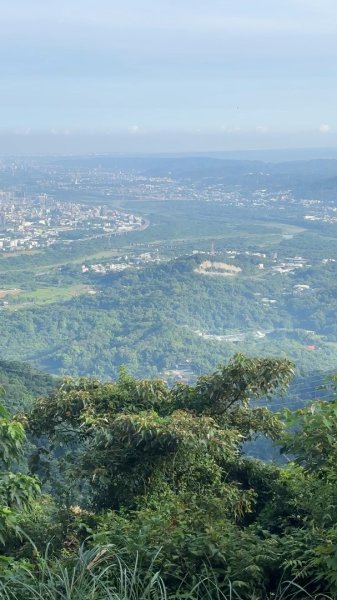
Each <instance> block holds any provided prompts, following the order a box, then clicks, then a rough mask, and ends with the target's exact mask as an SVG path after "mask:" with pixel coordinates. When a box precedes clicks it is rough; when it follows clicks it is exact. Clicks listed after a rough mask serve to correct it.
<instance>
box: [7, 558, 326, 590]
mask: <svg viewBox="0 0 337 600" xmlns="http://www.w3.org/2000/svg"><path fill="white" fill-rule="evenodd" d="M155 558H156V557H155ZM154 560H155V559H154ZM154 560H153V563H152V565H151V566H150V568H149V569H148V570H147V571H146V573H144V570H143V569H141V568H140V564H139V560H138V558H136V560H135V562H134V564H133V565H131V566H128V565H126V564H125V563H124V562H123V561H122V560H121V559H120V558H119V557H118V556H116V555H115V554H114V552H113V549H112V548H109V547H105V548H94V549H91V550H84V549H83V548H81V549H80V551H79V554H78V556H77V557H76V559H72V560H70V559H69V560H68V561H67V560H64V559H63V560H61V559H54V558H53V559H50V558H49V557H48V552H47V553H46V555H45V556H44V557H39V558H38V559H37V560H36V564H35V565H34V567H32V566H24V565H22V566H21V567H20V569H18V570H15V571H13V572H11V573H9V574H7V575H3V576H2V577H1V578H0V599H1V600H247V595H245V596H244V597H242V596H241V595H240V593H239V592H237V591H236V590H235V589H233V588H232V586H231V584H230V583H228V586H227V591H226V593H225V592H223V591H222V590H221V589H220V587H219V585H218V584H217V581H216V578H215V577H214V576H212V575H209V576H206V577H202V578H200V581H199V582H198V583H197V584H196V585H194V587H193V588H192V589H190V590H187V591H186V588H185V586H183V582H182V585H181V586H180V590H178V591H177V592H175V593H173V594H172V593H171V592H169V591H168V590H167V588H166V586H165V583H164V581H163V579H162V578H161V576H160V573H159V572H158V571H156V569H155V568H154ZM323 599H325V600H332V598H329V597H328V596H325V595H324V594H319V595H316V596H312V595H310V594H309V593H307V592H306V591H305V590H304V589H303V588H302V587H301V586H299V585H298V584H297V583H296V582H286V581H285V582H282V583H281V584H280V585H279V589H278V591H277V592H276V593H275V594H273V595H272V596H270V597H269V598H262V597H260V596H254V597H253V596H250V597H249V600H323Z"/></svg>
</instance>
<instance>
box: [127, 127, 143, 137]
mask: <svg viewBox="0 0 337 600" xmlns="http://www.w3.org/2000/svg"><path fill="white" fill-rule="evenodd" d="M128 132H129V133H131V134H132V135H137V134H138V133H144V129H143V127H140V126H139V125H131V127H129V128H128Z"/></svg>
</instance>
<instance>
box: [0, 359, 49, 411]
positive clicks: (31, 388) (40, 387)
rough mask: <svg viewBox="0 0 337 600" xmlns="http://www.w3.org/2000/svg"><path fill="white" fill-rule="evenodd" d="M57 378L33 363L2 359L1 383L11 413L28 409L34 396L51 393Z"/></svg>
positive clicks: (0, 369)
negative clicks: (37, 367) (43, 371)
mask: <svg viewBox="0 0 337 600" xmlns="http://www.w3.org/2000/svg"><path fill="white" fill-rule="evenodd" d="M55 383H56V378H55V377H52V376H51V375H48V374H47V373H42V371H39V370H38V369H36V368H35V367H32V366H31V365H28V364H25V363H21V362H18V361H7V360H0V385H1V386H2V388H3V391H4V398H3V402H4V404H5V406H6V407H7V408H8V410H9V411H10V412H11V413H16V412H18V411H21V410H27V409H28V408H29V407H30V404H31V402H32V401H33V399H34V398H38V397H39V396H45V395H46V394H49V393H50V392H51V391H52V389H53V388H54V386H55Z"/></svg>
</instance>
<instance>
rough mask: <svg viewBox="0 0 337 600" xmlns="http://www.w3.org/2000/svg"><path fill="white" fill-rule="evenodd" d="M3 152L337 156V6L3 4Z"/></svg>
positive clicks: (298, 0) (110, 1)
mask: <svg viewBox="0 0 337 600" xmlns="http://www.w3.org/2000/svg"><path fill="white" fill-rule="evenodd" d="M0 4H1V21H0V69H1V83H0V85H1V95H0V98H1V111H0V150H1V151H3V148H4V146H6V147H7V148H8V150H9V151H11V150H12V146H13V147H14V148H22V149H23V150H24V149H29V148H31V149H33V150H37V151H40V150H41V151H42V150H43V149H55V151H60V150H61V151H62V147H63V146H64V151H67V149H68V150H69V151H76V150H77V149H82V150H85V151H86V150H88V151H103V152H106V151H109V150H111V151H114V152H118V151H121V152H127V151H142V150H143V151H145V152H147V151H158V150H162V151H166V150H178V151H179V150H180V151H186V150H204V149H209V150H211V149H214V150H218V149H231V148H234V149H237V148H254V147H256V148H263V147H286V146H290V147H296V146H297V147H300V146H306V145H311V146H332V145H336V146H337V110H336V105H337V2H336V0H208V1H207V2H206V1H203V2H201V1H200V0H170V1H169V0H164V1H161V0H124V1H117V0H95V1H94V0H91V1H88V0H57V2H48V1H47V0H11V1H10V2H5V0H2V2H1V0H0Z"/></svg>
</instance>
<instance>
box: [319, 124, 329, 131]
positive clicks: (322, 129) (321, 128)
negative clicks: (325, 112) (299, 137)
mask: <svg viewBox="0 0 337 600" xmlns="http://www.w3.org/2000/svg"><path fill="white" fill-rule="evenodd" d="M319 130H320V132H321V133H329V131H331V127H330V125H328V124H327V123H322V124H321V125H320V126H319Z"/></svg>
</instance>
